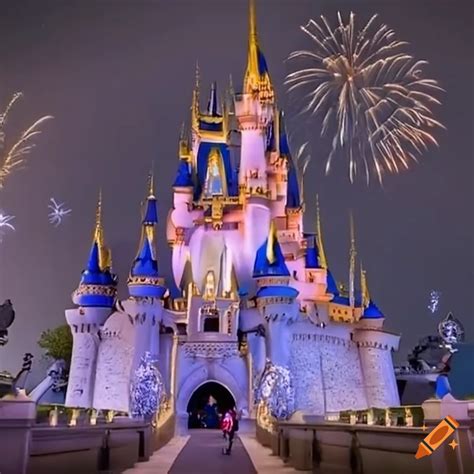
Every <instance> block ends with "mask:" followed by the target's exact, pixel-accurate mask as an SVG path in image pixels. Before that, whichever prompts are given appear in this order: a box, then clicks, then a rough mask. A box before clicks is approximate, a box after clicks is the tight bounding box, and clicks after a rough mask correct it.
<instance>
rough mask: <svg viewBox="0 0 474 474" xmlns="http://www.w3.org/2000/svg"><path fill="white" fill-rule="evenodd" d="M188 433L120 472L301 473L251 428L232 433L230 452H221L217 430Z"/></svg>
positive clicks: (152, 473) (147, 473)
mask: <svg viewBox="0 0 474 474" xmlns="http://www.w3.org/2000/svg"><path fill="white" fill-rule="evenodd" d="M190 435H191V436H176V437H174V438H173V439H172V440H171V441H170V442H169V443H168V444H166V445H165V446H163V447H162V448H161V449H160V450H158V451H156V452H155V453H154V454H153V455H152V456H151V458H150V460H149V461H147V462H144V463H137V464H136V465H135V467H134V468H132V469H127V470H126V471H124V473H123V474H234V473H235V474H256V473H258V474H277V473H278V474H279V473H286V474H291V473H296V472H299V473H300V474H302V473H301V471H295V470H294V469H292V468H291V467H288V466H285V465H284V464H283V462H282V461H281V460H280V458H278V457H276V456H272V455H271V451H270V449H268V448H264V447H263V446H261V445H260V444H259V443H258V441H257V440H256V438H255V434H254V433H252V432H242V433H240V434H239V436H236V438H235V440H234V445H233V446H232V454H231V455H230V456H225V455H223V454H222V448H223V447H224V446H225V442H224V439H223V438H222V433H221V432H220V431H214V430H192V431H190Z"/></svg>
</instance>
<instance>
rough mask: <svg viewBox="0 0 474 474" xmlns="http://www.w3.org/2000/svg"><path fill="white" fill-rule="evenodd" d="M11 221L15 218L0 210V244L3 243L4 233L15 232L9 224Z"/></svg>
mask: <svg viewBox="0 0 474 474" xmlns="http://www.w3.org/2000/svg"><path fill="white" fill-rule="evenodd" d="M13 219H15V216H9V215H8V214H5V213H4V212H3V211H2V210H0V243H1V242H2V241H3V237H4V235H5V232H6V231H11V230H15V227H14V226H13V224H10V222H11V221H12V220H13Z"/></svg>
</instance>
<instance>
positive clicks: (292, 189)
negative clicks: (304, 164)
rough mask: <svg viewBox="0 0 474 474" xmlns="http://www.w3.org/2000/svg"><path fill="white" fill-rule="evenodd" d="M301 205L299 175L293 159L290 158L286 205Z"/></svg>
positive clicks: (292, 207)
mask: <svg viewBox="0 0 474 474" xmlns="http://www.w3.org/2000/svg"><path fill="white" fill-rule="evenodd" d="M300 206H301V200H300V190H299V185H298V176H297V174H296V169H295V166H294V164H293V160H292V159H291V158H290V159H288V181H287V184H286V207H289V208H291V209H297V208H299V207H300Z"/></svg>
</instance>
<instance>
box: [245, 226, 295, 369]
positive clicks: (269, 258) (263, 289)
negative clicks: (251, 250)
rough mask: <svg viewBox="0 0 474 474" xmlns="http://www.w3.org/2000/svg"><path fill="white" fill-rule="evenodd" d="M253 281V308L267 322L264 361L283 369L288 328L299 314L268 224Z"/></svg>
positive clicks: (293, 290)
mask: <svg viewBox="0 0 474 474" xmlns="http://www.w3.org/2000/svg"><path fill="white" fill-rule="evenodd" d="M253 277H254V279H256V281H257V288H258V289H257V294H256V300H257V307H258V310H259V311H260V313H261V314H262V316H263V317H264V319H265V321H266V322H267V327H268V333H267V358H268V359H269V360H270V361H271V362H272V363H273V364H275V365H279V366H281V367H287V366H288V364H289V357H290V353H289V350H290V341H289V328H288V324H289V323H291V322H292V321H293V320H294V319H295V317H296V316H297V314H298V313H299V308H298V303H297V302H296V297H297V296H298V291H297V290H296V289H295V288H293V287H291V286H289V283H290V272H289V270H288V267H287V266H286V263H285V257H284V256H283V253H282V251H281V247H280V244H279V243H278V238H277V234H276V229H275V225H274V223H273V221H272V223H271V224H270V230H269V233H268V238H267V240H266V241H265V243H264V244H263V245H262V246H261V247H260V248H259V249H258V251H257V255H256V258H255V265H254V271H253Z"/></svg>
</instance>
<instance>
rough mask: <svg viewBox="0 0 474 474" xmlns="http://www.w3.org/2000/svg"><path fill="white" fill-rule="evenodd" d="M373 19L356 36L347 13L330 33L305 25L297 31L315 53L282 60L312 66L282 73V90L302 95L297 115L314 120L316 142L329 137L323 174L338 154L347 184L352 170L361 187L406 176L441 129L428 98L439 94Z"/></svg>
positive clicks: (324, 26)
mask: <svg viewBox="0 0 474 474" xmlns="http://www.w3.org/2000/svg"><path fill="white" fill-rule="evenodd" d="M376 18H377V15H374V16H373V17H372V18H371V19H370V20H369V21H368V23H367V24H366V25H365V26H364V27H363V28H362V29H361V30H360V31H357V30H356V26H355V15H354V14H353V13H351V14H350V17H349V21H348V23H347V24H345V23H344V21H343V19H342V17H341V14H340V13H339V14H338V26H337V27H336V28H335V29H334V30H333V29H332V28H331V26H330V25H329V22H328V21H327V20H326V18H325V17H323V16H322V17H321V23H317V22H315V21H314V20H310V22H309V23H308V24H307V25H306V26H302V27H301V29H302V30H303V31H304V33H306V34H307V35H308V36H309V37H310V38H311V39H312V40H313V42H314V45H315V48H314V50H312V51H295V52H294V53H292V54H291V55H290V56H289V59H290V60H293V59H306V60H310V61H311V62H312V64H311V65H310V66H308V67H306V68H303V69H300V70H297V71H295V72H293V73H291V74H289V75H288V76H287V79H286V84H287V85H288V86H289V91H294V90H295V89H303V90H305V89H306V90H309V92H308V93H307V94H306V95H305V100H307V103H306V105H305V106H304V107H303V109H302V112H303V113H305V112H309V113H311V114H313V115H319V116H321V117H322V130H321V135H331V136H332V149H331V152H330V153H329V156H328V158H327V162H326V173H329V171H330V169H331V165H332V161H333V158H334V156H335V155H336V152H337V151H338V150H341V151H342V152H343V154H344V155H346V156H347V158H348V162H349V178H350V181H351V182H354V178H355V176H356V174H357V173H358V172H359V171H362V172H363V174H365V177H366V180H367V183H369V179H370V176H372V175H374V174H375V175H376V176H377V178H378V180H379V182H380V183H382V178H383V175H384V174H385V173H398V172H399V171H401V170H402V169H408V168H409V167H410V163H412V162H413V161H415V162H416V161H417V158H418V156H419V155H421V154H422V152H423V151H425V150H426V149H427V148H428V145H430V144H433V145H437V141H436V139H435V138H434V136H433V134H432V131H433V129H435V128H437V127H443V125H442V124H441V123H440V122H439V121H437V120H435V118H434V116H433V112H432V110H431V106H432V105H434V104H440V102H439V100H438V99H436V98H435V97H434V96H433V94H434V93H436V92H439V91H442V89H441V88H440V87H439V86H438V84H437V82H436V81H435V80H433V79H426V78H423V77H422V69H423V66H424V65H425V64H426V61H419V60H416V59H414V58H413V57H412V56H411V55H409V54H407V53H406V51H405V50H404V47H405V46H406V45H407V43H406V42H403V41H398V40H396V39H395V33H394V31H393V30H391V29H390V28H389V27H388V26H387V25H383V24H382V25H379V26H376ZM443 128H444V127H443Z"/></svg>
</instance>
